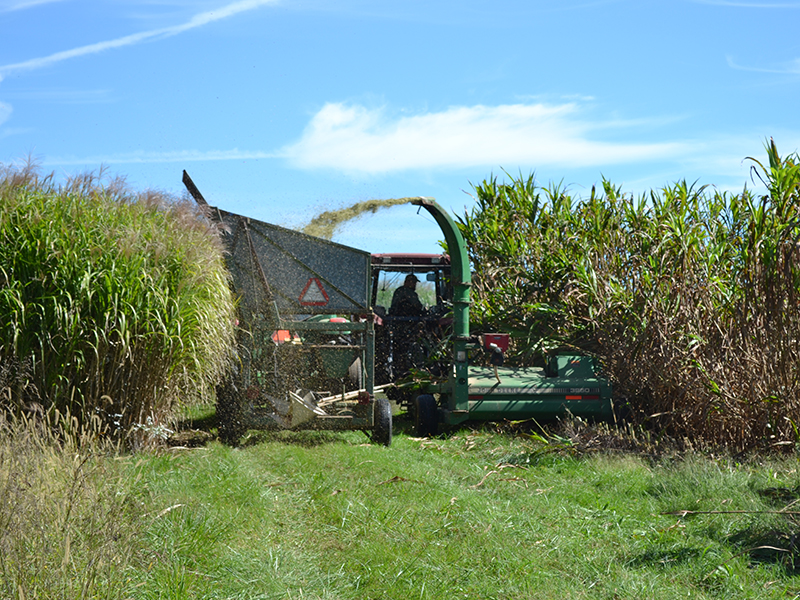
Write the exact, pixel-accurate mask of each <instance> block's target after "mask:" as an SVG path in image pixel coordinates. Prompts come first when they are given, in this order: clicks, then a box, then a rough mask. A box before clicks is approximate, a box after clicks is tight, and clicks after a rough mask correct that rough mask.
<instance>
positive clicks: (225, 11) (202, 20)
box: [0, 0, 277, 81]
mask: <svg viewBox="0 0 800 600" xmlns="http://www.w3.org/2000/svg"><path fill="white" fill-rule="evenodd" d="M275 2H277V0H240V2H233V3H231V4H226V5H225V6H222V7H220V8H218V9H215V10H209V11H206V12H202V13H198V14H196V15H194V16H193V17H192V18H191V19H189V20H188V21H186V22H185V23H181V24H180V25H173V26H172V27H162V28H161V29H152V30H150V31H142V32H140V33H134V34H131V35H126V36H123V37H121V38H117V39H114V40H107V41H105V42H97V43H95V44H88V45H86V46H80V47H78V48H73V49H72V50H63V51H62V52H56V53H55V54H51V55H49V56H42V57H40V58H32V59H30V60H26V61H23V62H19V63H14V64H11V65H3V66H0V81H1V80H2V78H3V77H5V76H6V75H8V74H9V73H11V72H13V71H30V70H33V69H40V68H42V67H47V66H49V65H52V64H55V63H58V62H61V61H62V60H67V59H70V58H76V57H78V56H86V55H89V54H97V53H98V52H103V51H105V50H110V49H112V48H122V47H123V46H130V45H132V44H138V43H140V42H144V41H147V40H149V39H152V38H158V37H169V36H172V35H177V34H179V33H183V32H184V31H189V30H190V29H195V28H196V27H202V26H203V25H207V24H209V23H213V22H214V21H220V20H222V19H226V18H228V17H232V16H233V15H236V14H238V13H241V12H245V11H248V10H253V9H255V8H258V7H260V6H263V5H265V4H273V3H275Z"/></svg>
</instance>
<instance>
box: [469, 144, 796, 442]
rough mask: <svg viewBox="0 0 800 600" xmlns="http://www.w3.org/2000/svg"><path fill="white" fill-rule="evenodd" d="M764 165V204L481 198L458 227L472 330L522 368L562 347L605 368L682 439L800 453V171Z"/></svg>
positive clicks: (677, 187)
mask: <svg viewBox="0 0 800 600" xmlns="http://www.w3.org/2000/svg"><path fill="white" fill-rule="evenodd" d="M766 150H767V161H766V162H765V163H762V162H760V161H757V160H754V159H751V160H752V165H753V174H754V178H755V177H756V176H757V178H758V179H760V181H761V182H763V183H764V185H765V187H766V192H765V193H763V194H761V195H756V194H754V193H753V192H752V191H751V190H749V189H747V187H745V188H744V189H743V191H742V192H741V193H739V194H730V193H727V192H720V191H716V190H713V189H712V188H708V187H705V186H698V185H697V184H690V183H688V182H686V181H680V182H677V183H675V184H672V185H669V186H666V187H664V188H663V189H660V190H652V191H651V192H650V193H649V194H644V195H642V196H640V197H634V196H633V195H631V194H625V193H624V192H623V191H622V189H621V188H619V187H616V186H614V185H613V184H612V183H611V182H609V181H606V180H604V181H603V185H602V190H597V189H595V188H592V190H591V193H590V195H589V197H588V198H579V197H573V196H571V195H570V194H569V193H568V191H567V190H566V189H565V188H564V187H563V186H561V185H550V186H549V187H547V188H542V187H539V186H538V185H537V184H536V182H535V178H534V176H533V175H530V176H529V177H527V178H526V177H523V176H520V177H519V178H516V179H514V178H512V180H511V181H510V182H509V183H502V184H501V183H498V182H497V179H496V178H491V179H489V180H486V181H484V182H483V183H481V184H480V185H477V186H475V206H474V208H473V209H472V210H471V211H469V212H467V213H465V214H464V215H463V216H462V217H460V219H459V220H460V227H461V230H462V233H463V234H464V237H465V239H466V241H467V244H468V246H469V253H470V258H471V261H472V265H473V269H474V273H475V276H474V282H473V300H474V302H475V311H474V313H473V319H474V320H475V321H476V322H477V323H476V324H477V325H478V327H480V328H482V329H484V330H489V329H501V330H509V331H511V332H512V333H513V337H514V341H515V345H514V348H515V352H516V356H515V358H516V360H517V361H518V362H521V363H525V362H532V361H534V360H535V358H536V357H537V356H539V355H541V354H542V353H544V352H547V351H550V350H552V349H554V348H556V347H558V346H561V345H566V346H570V347H573V348H574V347H577V348H580V349H582V350H584V351H587V352H591V353H594V354H596V355H598V356H599V357H600V358H602V362H603V364H604V365H605V368H606V370H607V372H608V374H609V376H610V377H611V378H612V379H613V380H614V383H615V388H616V392H617V394H618V395H619V396H620V397H621V398H624V399H627V401H628V402H629V403H630V406H631V408H632V410H633V412H634V414H635V416H637V417H638V418H639V419H641V420H650V421H652V422H655V423H657V424H658V426H659V427H663V428H666V429H667V430H668V431H670V432H671V433H672V434H673V435H679V436H688V437H690V438H691V439H694V440H697V441H705V442H708V443H712V444H718V445H725V446H730V447H732V448H735V449H745V448H752V447H755V446H762V447H763V446H772V447H774V446H776V445H777V446H780V445H794V444H796V443H797V441H798V439H799V438H800V435H799V433H798V424H797V419H798V417H797V415H798V413H799V412H800V315H799V314H798V299H799V294H800V158H798V155H797V154H794V155H790V156H787V157H785V158H784V157H781V156H780V155H779V153H778V150H777V148H776V146H775V143H774V142H773V141H770V142H769V143H768V144H767V146H766Z"/></svg>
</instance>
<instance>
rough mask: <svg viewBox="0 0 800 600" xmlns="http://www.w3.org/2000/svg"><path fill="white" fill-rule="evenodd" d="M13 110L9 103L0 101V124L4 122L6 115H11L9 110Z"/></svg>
mask: <svg viewBox="0 0 800 600" xmlns="http://www.w3.org/2000/svg"><path fill="white" fill-rule="evenodd" d="M12 110H14V109H13V108H12V107H11V105H10V104H6V103H5V102H0V125H2V124H3V123H5V122H6V121H7V120H8V117H10V116H11V111H12Z"/></svg>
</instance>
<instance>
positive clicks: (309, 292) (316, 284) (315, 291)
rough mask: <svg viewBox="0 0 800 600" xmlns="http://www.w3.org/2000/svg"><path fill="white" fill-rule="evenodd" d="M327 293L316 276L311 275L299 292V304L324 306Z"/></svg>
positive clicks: (326, 300)
mask: <svg viewBox="0 0 800 600" xmlns="http://www.w3.org/2000/svg"><path fill="white" fill-rule="evenodd" d="M328 300H329V298H328V294H327V293H326V292H325V288H324V287H322V282H321V281H320V280H319V279H317V278H316V277H311V278H310V279H309V280H308V283H307V284H306V287H305V288H303V291H302V293H301V294H300V304H301V305H302V306H325V305H326V304H328Z"/></svg>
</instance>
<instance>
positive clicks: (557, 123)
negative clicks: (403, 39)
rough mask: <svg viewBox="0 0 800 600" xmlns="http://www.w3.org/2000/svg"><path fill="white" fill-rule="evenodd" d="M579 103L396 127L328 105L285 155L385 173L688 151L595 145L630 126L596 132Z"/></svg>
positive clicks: (473, 111)
mask: <svg viewBox="0 0 800 600" xmlns="http://www.w3.org/2000/svg"><path fill="white" fill-rule="evenodd" d="M579 111H580V107H579V106H578V105H576V104H574V103H567V104H560V105H545V104H512V105H502V106H494V107H493V106H481V105H478V106H457V107H451V108H449V109H447V110H445V111H442V112H439V113H428V114H422V115H415V116H404V117H400V118H396V119H392V118H390V117H388V116H387V115H386V114H385V111H383V110H381V109H377V110H371V109H368V108H365V107H363V106H358V105H345V104H334V103H328V104H326V105H325V106H324V107H323V108H322V109H321V110H320V111H319V112H318V113H317V114H316V115H314V117H313V118H312V119H311V122H310V123H309V125H308V126H307V127H306V130H305V131H304V133H303V135H302V136H301V138H300V140H299V141H298V142H296V143H294V144H291V145H289V146H287V147H285V148H283V149H282V151H281V152H280V154H281V155H283V156H284V157H285V158H287V159H289V160H290V162H291V163H293V164H294V165H295V166H298V167H301V168H307V169H311V168H331V169H337V170H344V171H351V172H367V173H382V172H389V171H399V170H405V169H428V168H462V167H474V166H502V167H504V168H512V169H513V168H515V166H516V165H519V164H536V165H540V166H541V165H551V166H559V167H565V166H566V167H585V166H600V165H610V164H617V163H623V162H639V161H644V160H651V159H657V158H664V157H667V156H675V155H677V154H679V153H680V152H682V151H683V150H684V149H685V147H684V145H683V144H681V143H657V144H648V143H633V142H631V143H625V142H603V141H596V140H591V139H589V134H590V133H591V132H592V130H599V129H603V130H604V131H605V132H606V133H608V131H609V129H615V130H619V129H622V128H626V127H629V126H630V124H628V123H625V122H619V121H615V122H614V124H613V127H612V126H611V125H609V124H608V123H597V124H592V123H589V122H584V121H581V120H580V119H579V117H578V113H579Z"/></svg>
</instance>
